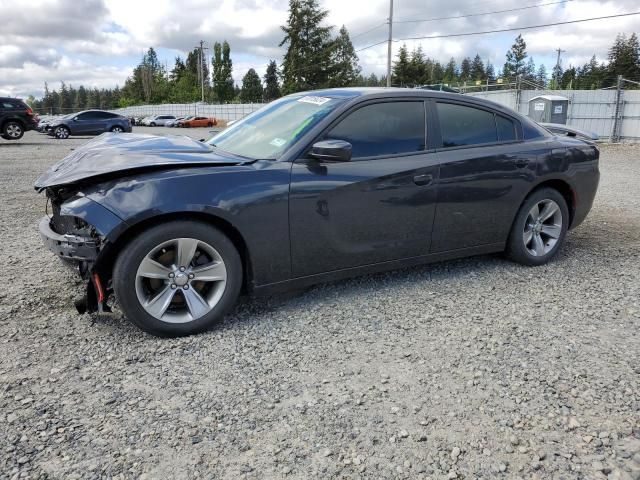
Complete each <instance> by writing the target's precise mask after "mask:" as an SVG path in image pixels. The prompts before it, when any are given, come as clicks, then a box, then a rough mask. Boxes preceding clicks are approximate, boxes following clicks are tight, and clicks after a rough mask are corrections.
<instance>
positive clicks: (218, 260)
mask: <svg viewBox="0 0 640 480" xmlns="http://www.w3.org/2000/svg"><path fill="white" fill-rule="evenodd" d="M226 284H227V269H226V266H225V263H224V261H223V259H222V257H221V256H220V254H219V253H218V251H217V250H216V249H215V248H213V247H212V246H211V245H209V244H208V243H206V242H203V241H201V240H197V239H195V238H176V239H173V240H168V241H166V242H163V243H161V244H160V245H158V246H156V247H155V248H154V249H153V250H151V251H150V252H149V253H148V254H147V255H146V256H145V257H144V259H143V260H142V262H141V263H140V265H139V266H138V270H137V273H136V284H135V288H136V295H137V297H138V301H139V302H140V305H141V306H142V308H144V310H145V311H146V312H147V313H148V314H149V315H151V316H153V317H155V318H157V319H158V320H161V321H163V322H168V323H186V322H191V321H193V320H196V319H197V318H200V317H202V316H204V315H206V314H207V313H209V312H210V311H211V310H212V309H213V308H214V307H215V306H216V305H217V304H218V302H219V301H220V298H221V297H222V294H223V293H224V291H225V287H226Z"/></svg>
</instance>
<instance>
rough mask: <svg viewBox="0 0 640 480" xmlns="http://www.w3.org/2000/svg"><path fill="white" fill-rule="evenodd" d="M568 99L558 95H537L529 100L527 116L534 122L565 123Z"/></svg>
mask: <svg viewBox="0 0 640 480" xmlns="http://www.w3.org/2000/svg"><path fill="white" fill-rule="evenodd" d="M568 110H569V99H568V98H567V97H562V96H560V95H538V96H537V97H533V98H532V99H531V100H529V117H530V118H532V119H533V120H535V121H536V122H542V123H561V124H563V125H566V124H567V111H568Z"/></svg>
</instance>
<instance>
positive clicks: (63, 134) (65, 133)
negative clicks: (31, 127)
mask: <svg viewBox="0 0 640 480" xmlns="http://www.w3.org/2000/svg"><path fill="white" fill-rule="evenodd" d="M56 138H69V130H67V129H66V128H65V127H58V128H56Z"/></svg>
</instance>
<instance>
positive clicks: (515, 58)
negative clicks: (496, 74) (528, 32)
mask: <svg viewBox="0 0 640 480" xmlns="http://www.w3.org/2000/svg"><path fill="white" fill-rule="evenodd" d="M526 58H527V44H526V43H525V41H524V40H523V38H522V35H518V36H517V37H516V41H515V43H514V44H513V45H512V46H511V49H510V50H509V51H508V52H507V61H506V62H505V64H504V68H503V74H504V76H505V77H507V78H509V79H510V78H511V77H517V76H518V75H524V74H525V73H526V68H527V65H526V63H525V60H526Z"/></svg>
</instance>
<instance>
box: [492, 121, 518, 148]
mask: <svg viewBox="0 0 640 480" xmlns="http://www.w3.org/2000/svg"><path fill="white" fill-rule="evenodd" d="M496 127H497V128H498V141H500V142H513V141H515V140H517V136H516V126H515V124H514V123H513V121H511V120H509V119H508V118H505V117H502V116H500V115H496Z"/></svg>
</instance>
